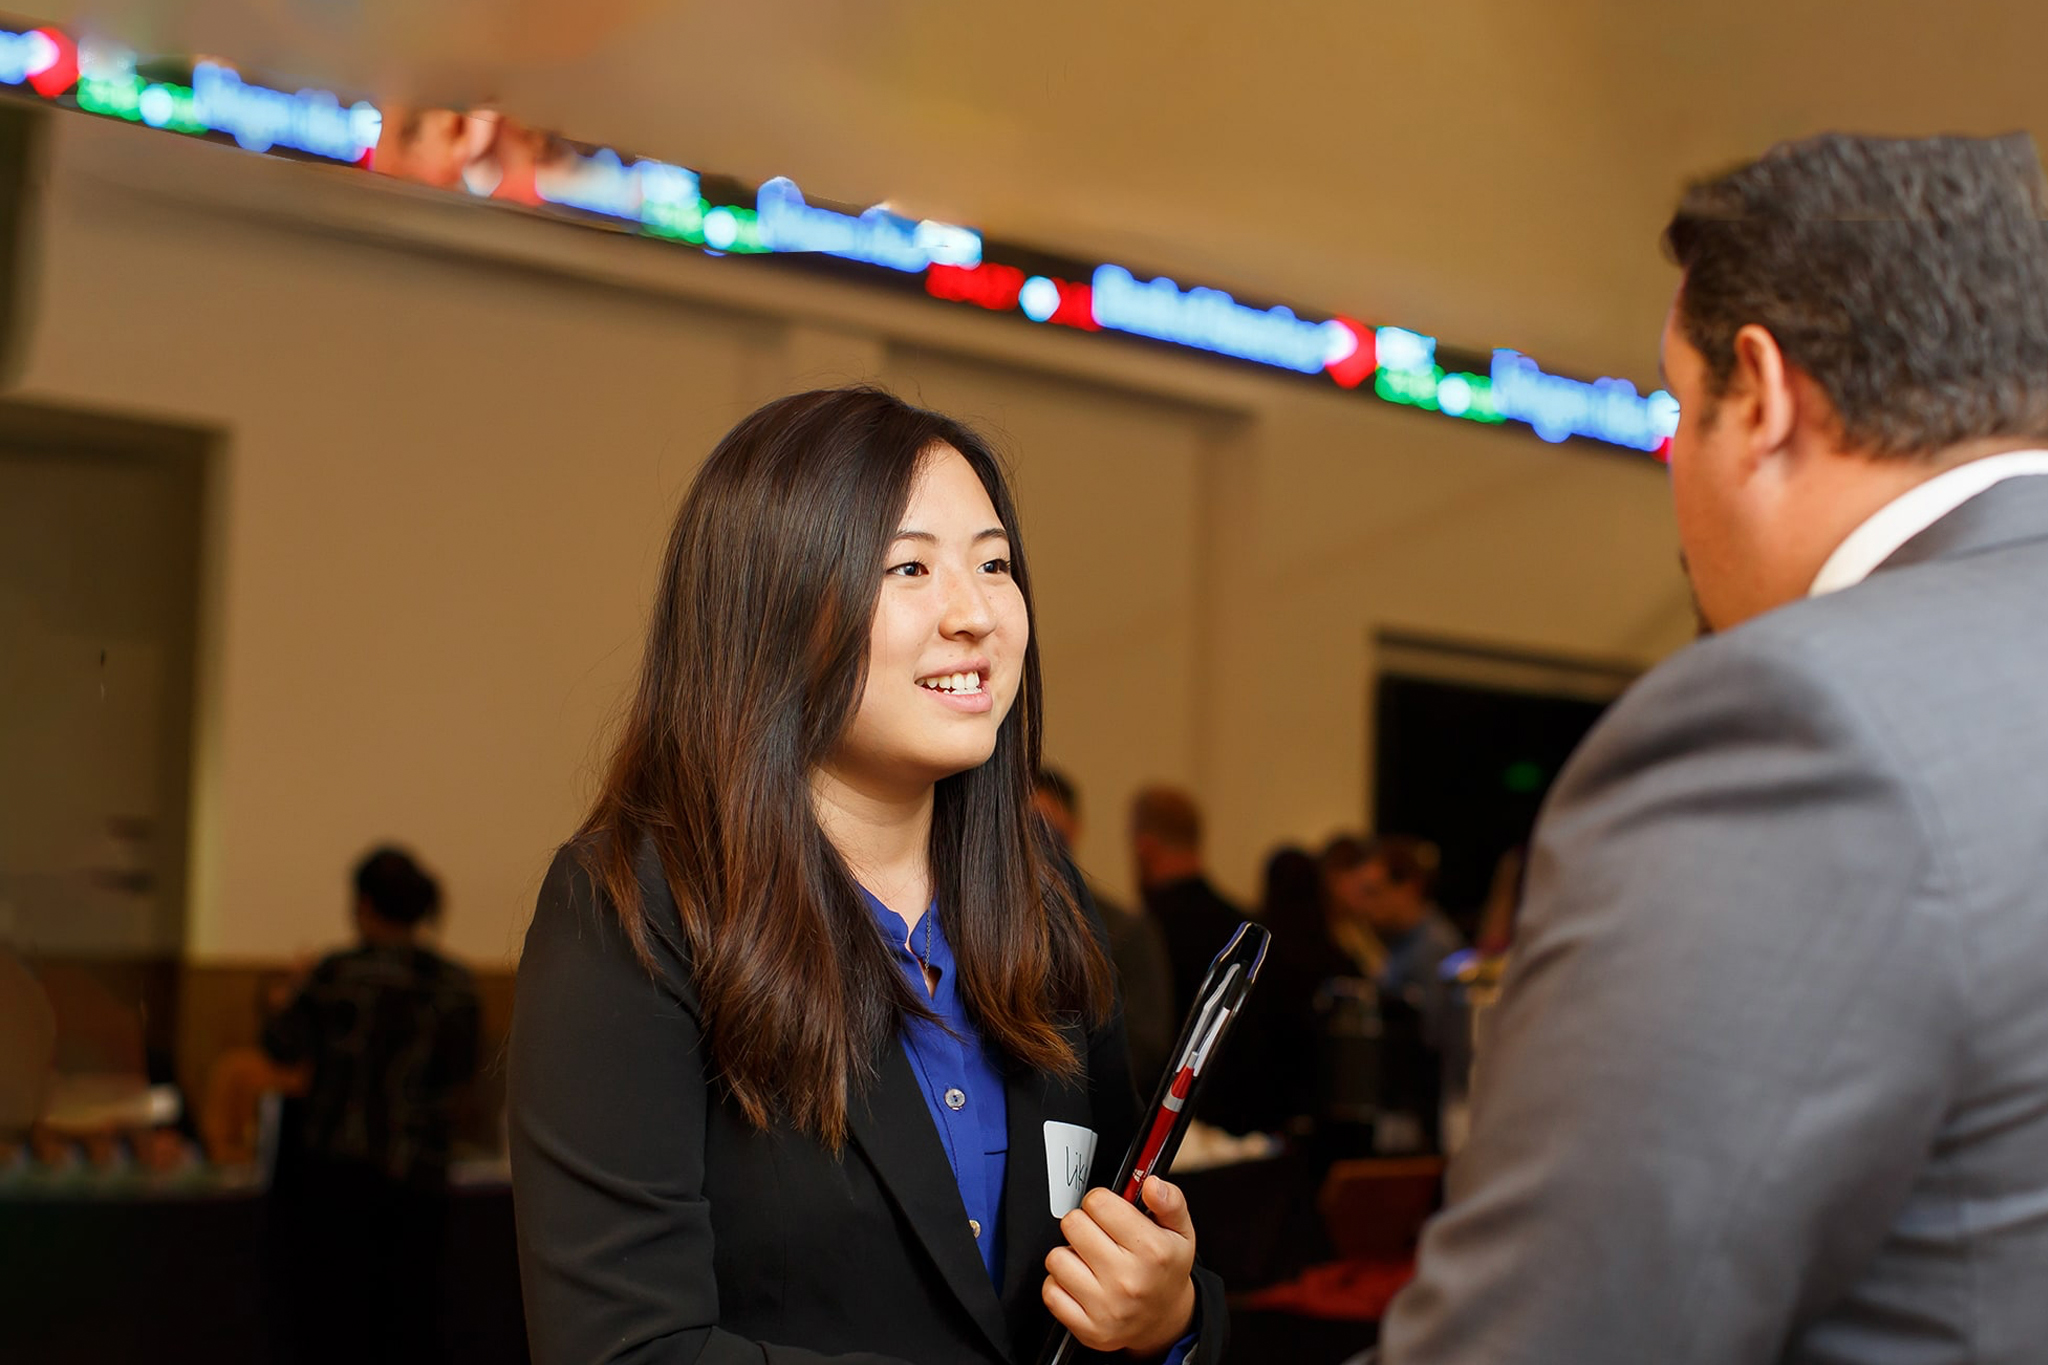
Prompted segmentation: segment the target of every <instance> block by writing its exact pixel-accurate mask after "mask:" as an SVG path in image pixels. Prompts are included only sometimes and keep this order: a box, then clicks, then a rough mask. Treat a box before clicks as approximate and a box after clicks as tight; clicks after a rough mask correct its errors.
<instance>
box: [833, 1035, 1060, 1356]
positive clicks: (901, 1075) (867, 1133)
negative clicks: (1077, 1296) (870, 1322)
mask: <svg viewBox="0 0 2048 1365" xmlns="http://www.w3.org/2000/svg"><path fill="white" fill-rule="evenodd" d="M879 1060H880V1065H879V1068H878V1070H877V1074H876V1076H875V1081H874V1084H873V1085H872V1086H871V1087H869V1089H868V1092H867V1093H866V1094H864V1095H861V1094H856V1095H855V1096H854V1097H853V1099H852V1101H851V1103H850V1106H849V1112H848V1114H847V1127H848V1128H849V1130H850V1131H851V1134H852V1138H853V1142H854V1145H855V1146H857V1147H859V1148H860V1151H861V1153H862V1155H864V1156H865V1157H866V1158H867V1160H868V1164H869V1165H870V1166H872V1167H873V1168H874V1171H875V1175H876V1177H877V1178H878V1179H879V1180H880V1181H881V1183H882V1186H883V1188H884V1189H886V1190H887V1191H888V1192H889V1197H890V1198H891V1199H893V1200H894V1201H895V1203H896V1207H897V1208H898V1209H899V1210H901V1211H902V1214H903V1217H904V1219H905V1221H907V1222H908V1223H909V1224H910V1226H911V1228H912V1230H913V1231H915V1232H916V1234H917V1239H918V1241H919V1242H920V1243H921V1244H922V1245H923V1246H924V1249H925V1252H926V1254H928V1255H929V1256H930V1257H931V1259H932V1262H933V1264H934V1265H936V1266H937V1267H938V1271H939V1275H940V1277H941V1278H943V1279H944V1280H945V1282H946V1287H947V1288H949V1289H950V1290H952V1291H953V1295H954V1297H955V1298H957V1299H959V1300H960V1303H961V1306H962V1307H964V1308H965V1309H966V1310H967V1312H968V1314H969V1315H970V1316H971V1317H972V1318H973V1319H974V1321H975V1324H976V1325H977V1326H978V1327H980V1328H981V1330H982V1334H983V1335H984V1336H986V1337H987V1338H988V1340H989V1344H990V1345H991V1346H992V1347H994V1349H995V1350H996V1352H997V1353H998V1354H999V1355H1001V1356H1003V1357H1005V1358H1007V1357H1008V1356H1009V1354H1010V1329H1009V1323H1008V1321H1007V1320H1006V1318H1005V1317H1004V1314H1003V1307H1002V1304H1001V1303H1000V1302H998V1300H997V1298H996V1290H995V1286H994V1285H992V1284H990V1283H989V1278H988V1271H987V1270H986V1269H985V1268H984V1267H983V1265H982V1262H981V1252H980V1251H979V1250H978V1249H977V1248H976V1247H975V1245H974V1234H973V1233H972V1232H970V1231H968V1228H967V1208H966V1206H965V1205H963V1204H962V1203H961V1202H960V1190H959V1187H958V1186H957V1185H955V1184H954V1183H953V1168H952V1167H951V1166H950V1165H949V1164H948V1163H947V1161H946V1149H945V1148H944V1147H943V1146H941V1145H940V1143H939V1134H938V1130H937V1129H935V1128H934V1127H932V1116H931V1112H930V1111H929V1110H928V1109H926V1107H925V1102H924V1095H923V1093H922V1092H921V1091H920V1090H919V1089H918V1087H917V1076H916V1075H915V1073H913V1072H912V1071H911V1069H910V1059H909V1058H908V1057H905V1056H904V1055H903V1048H902V1047H901V1046H900V1045H899V1044H898V1043H897V1042H896V1040H895V1039H893V1038H892V1039H891V1040H890V1041H889V1042H888V1044H887V1045H885V1046H884V1047H883V1049H882V1056H881V1058H880V1059H879ZM1009 1094H1010V1097H1011V1098H1010V1134H1011V1143H1012V1146H1011V1151H1010V1162H1011V1163H1012V1166H1013V1167H1014V1164H1015V1163H1016V1161H1017V1159H1018V1157H1019V1156H1020V1155H1023V1156H1029V1155H1030V1153H1028V1152H1027V1153H1020V1152H1018V1151H1017V1149H1016V1146H1015V1143H1016V1133H1017V1101H1016V1088H1015V1086H1014V1084H1013V1085H1012V1086H1011V1087H1010V1090H1009ZM1005 1184H1007V1185H1009V1186H1011V1187H1012V1188H1014V1187H1015V1186H1016V1184H1017V1179H1016V1172H1015V1171H1014V1169H1013V1170H1012V1172H1011V1174H1010V1176H1009V1177H1008V1179H1007V1180H1006V1181H1005ZM1005 1201H1006V1202H1005V1204H1004V1214H1005V1222H1006V1223H1008V1222H1009V1221H1011V1220H1010V1218H1009V1216H1008V1215H1009V1213H1010V1210H1011V1208H1012V1205H1011V1203H1010V1202H1008V1194H1007V1193H1006V1194H1005ZM1007 1250H1008V1247H1007V1246H1006V1247H1005V1251H1007Z"/></svg>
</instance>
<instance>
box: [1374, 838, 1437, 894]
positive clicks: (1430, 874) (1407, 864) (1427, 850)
mask: <svg viewBox="0 0 2048 1365" xmlns="http://www.w3.org/2000/svg"><path fill="white" fill-rule="evenodd" d="M1363 852H1364V856H1363V857H1361V858H1360V859H1359V861H1360V862H1364V863H1378V864H1379V865H1380V866H1381V867H1384V868H1385V869H1386V870H1387V880H1388V881H1390V882H1392V883H1394V884H1395V885H1396V886H1414V887H1417V888H1419V889H1420V890H1421V892H1422V894H1423V895H1425V896H1427V895H1429V894H1430V893H1431V892H1433V891H1435V890H1436V873H1437V867H1438V866H1439V864H1441V863H1442V861H1443V858H1442V856H1441V855H1440V854H1439V853H1438V852H1437V847H1436V845H1435V844H1432V843H1431V842H1429V840H1427V839H1418V838H1416V837H1415V836H1414V835H1412V834H1375V835H1374V836H1373V837H1372V838H1370V839H1368V840H1366V841H1365V845H1364V850H1363Z"/></svg>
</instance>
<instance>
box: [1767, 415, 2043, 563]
mask: <svg viewBox="0 0 2048 1365" xmlns="http://www.w3.org/2000/svg"><path fill="white" fill-rule="evenodd" d="M2027 474H2048V450H2015V451H2011V452H2010V453H2008V454H2004V455H1987V456H1985V457H1984V458H1983V459H1981V460H1971V461H1970V462H1969V463H1968V464H1959V465H1957V466H1956V467H1955V468H1954V469H1951V470H1947V471H1946V472H1944V473H1941V474H1937V475H1935V476H1934V477H1933V478H1931V479H1929V480H1928V481H1927V482H1926V483H1923V484H1917V485H1915V486H1914V487H1912V488H1909V489H1907V490H1906V491H1905V492H1904V493H1902V494H1900V495H1899V496H1898V497H1896V498H1893V499H1892V500H1891V501H1890V502H1888V503H1886V504H1885V505H1884V506H1883V507H1880V508H1879V509H1878V510H1877V512H1876V514H1875V515H1874V516H1872V517H1871V518H1870V519H1869V520H1868V521H1866V522H1864V523H1863V524H1862V525H1861V526H1859V527H1857V528H1856V529H1855V530H1853V531H1851V532H1850V533H1849V538H1848V539H1847V540H1844V541H1843V542H1842V543H1841V544H1840V545H1837V546H1836V547H1835V552H1834V553H1833V554H1831V555H1829V556H1828V562H1827V563H1825V564H1823V565H1821V566H1820V573H1819V574H1817V575H1815V577H1814V580H1813V586H1812V587H1810V588H1808V589H1807V590H1806V595H1807V596H1808V597H1819V596H1821V595H1822V594H1823V593H1830V592H1839V591H1841V590H1842V589H1843V588H1852V587H1854V586H1856V585H1857V584H1858V583H1861V582H1862V581H1863V580H1864V579H1866V578H1868V577H1870V575H1871V574H1872V573H1874V572H1876V570H1877V566H1878V565H1880V564H1882V563H1884V562H1885V561H1886V560H1887V559H1890V558H1891V557H1892V555H1893V554H1895V553H1896V552H1897V551H1898V549H1899V547H1900V546H1902V545H1904V544H1905V543H1906V542H1907V541H1909V540H1911V539H1912V538H1913V537H1914V536H1917V535H1919V534H1920V533H1921V532H1922V531H1924V530H1926V529H1927V528H1928V527H1930V526H1932V525H1934V523H1935V522H1937V521H1940V520H1941V519H1942V518H1943V517H1945V516H1947V515H1948V514H1949V513H1951V512H1953V511H1955V510H1956V509H1957V508H1958V507H1961V506H1962V505H1963V504H1964V503H1966V502H1968V501H1969V500H1970V499H1971V498H1974V497H1976V496H1977V495H1978V494H1979V493H1982V492H1983V491H1984V490H1985V489H1987V488H1990V487H1991V486H1992V485H1993V484H2000V483H2004V482H2005V481H2006V480H2007V479H2017V478H2019V477H2021V476H2022V475H2027Z"/></svg>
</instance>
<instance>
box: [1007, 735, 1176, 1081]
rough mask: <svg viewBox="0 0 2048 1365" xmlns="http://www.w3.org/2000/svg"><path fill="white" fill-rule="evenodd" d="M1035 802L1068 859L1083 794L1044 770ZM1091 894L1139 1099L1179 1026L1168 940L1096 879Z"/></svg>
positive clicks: (1155, 1078) (1062, 777)
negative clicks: (1118, 999)
mask: <svg viewBox="0 0 2048 1365" xmlns="http://www.w3.org/2000/svg"><path fill="white" fill-rule="evenodd" d="M1031 803H1032V805H1033V806H1034V807H1036V808H1037V810H1038V813H1039V814H1040V815H1041V816H1043V817H1044V818H1045V822H1046V823H1047V824H1048V825H1050V826H1052V832H1053V833H1054V834H1055V835H1057V836H1058V837H1059V841H1060V846H1061V847H1062V848H1064V849H1065V850H1066V851H1067V856H1068V857H1069V858H1071V857H1073V856H1074V850H1075V848H1077V847H1078V846H1079V844H1080V841H1081V795H1080V793H1079V792H1078V791H1076V790H1075V788H1074V784H1073V782H1071V781H1070V780H1069V779H1068V778H1067V775H1066V774H1065V773H1063V772H1060V771H1059V770H1058V769H1056V768H1040V769H1039V770H1038V777H1037V780H1036V784H1035V786H1034V788H1033V791H1032V796H1031ZM1087 883H1088V894H1089V895H1091V896H1093V897H1094V898H1095V908H1096V909H1097V910H1099V911H1100V912H1101V913H1102V924H1103V927H1104V928H1106V929H1107V930H1108V931H1109V958H1110V963H1111V965H1113V966H1114V967H1115V968H1116V980H1117V990H1118V993H1119V994H1120V995H1121V996H1122V999H1123V1005H1124V1036H1125V1038H1126V1039H1127V1040H1128V1041H1129V1043H1130V1053H1131V1080H1132V1082H1133V1083H1134V1084H1135V1085H1136V1086H1137V1088H1138V1093H1139V1095H1140V1096H1145V1097H1149V1096H1150V1095H1151V1093H1152V1087H1153V1086H1154V1085H1155V1084H1157V1083H1158V1080H1159V1073H1160V1072H1162V1071H1164V1070H1165V1069H1166V1054H1167V1053H1168V1052H1170V1051H1172V1049H1173V1039H1174V1035H1175V1033H1176V1031H1177V1030H1178V1029H1179V1028H1180V1018H1179V1016H1177V1015H1175V1014H1174V1012H1173V977H1172V976H1171V974H1170V973H1169V972H1168V970H1167V966H1166V941H1165V940H1164V939H1163V938H1162V937H1160V933H1159V926H1158V925H1157V924H1155V923H1154V922H1153V921H1152V920H1151V919H1150V918H1148V917H1147V916H1145V915H1144V914H1141V913H1140V912H1138V911H1135V910H1132V909H1130V908H1129V907H1128V906H1124V905H1120V904H1118V903H1117V902H1116V901H1114V900H1112V899H1110V898H1109V897H1108V896H1106V895H1104V894H1103V892H1102V888H1101V886H1100V885H1099V884H1098V883H1097V882H1096V880H1095V879H1094V878H1093V877H1089V878H1087Z"/></svg>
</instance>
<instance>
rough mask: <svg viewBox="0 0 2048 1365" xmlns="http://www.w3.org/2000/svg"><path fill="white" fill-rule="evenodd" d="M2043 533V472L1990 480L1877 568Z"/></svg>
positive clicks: (2046, 518) (1955, 555) (2047, 481)
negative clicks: (1994, 480) (1985, 485)
mask: <svg viewBox="0 0 2048 1365" xmlns="http://www.w3.org/2000/svg"><path fill="white" fill-rule="evenodd" d="M2044 538H2048V477H2043V476H2038V475H2037V476H2034V477H2031V478H2021V479H2008V480H2006V481H2005V482H2004V483H2000V484H1994V485H1993V486H1992V487H1990V488H1987V489H1986V490H1984V491H1983V492H1982V493H1979V494H1978V495H1977V496H1976V497H1974V498H1971V499H1970V500H1969V501H1968V502H1965V503H1963V504H1962V505H1961V506H1959V507H1957V508H1956V509H1955V510H1954V511H1953V512H1950V513H1949V514H1948V515H1947V516H1945V517H1943V518H1941V519H1940V520H1939V521H1937V522H1935V523H1934V524H1933V525H1931V526H1929V527H1928V528H1927V529H1926V530H1924V531H1922V532H1920V534H1918V535H1916V536H1914V537H1913V538H1912V539H1911V540H1909V541H1907V542H1906V543H1905V544H1904V545H1901V546H1900V547H1899V548H1898V549H1897V550H1894V551H1893V552H1892V554H1891V556H1890V557H1889V558H1888V559H1886V560H1885V561H1884V563H1882V564H1880V565H1879V566H1878V568H1877V572H1879V573H1883V572H1886V571H1888V570H1891V569H1903V568H1908V567H1910V566H1912V565H1915V564H1927V563H1931V562H1933V561H1935V560H1941V559H1959V558H1962V557H1964V556H1966V555H1974V554H1982V553H1984V552H1985V551H1987V550H1996V549H1999V548H2001V547H2003V546H2007V545H2016V544H2020V543H2022V542H2025V541H2029V540H2041V539H2044Z"/></svg>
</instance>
